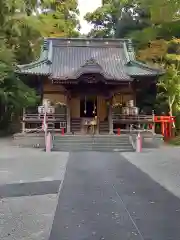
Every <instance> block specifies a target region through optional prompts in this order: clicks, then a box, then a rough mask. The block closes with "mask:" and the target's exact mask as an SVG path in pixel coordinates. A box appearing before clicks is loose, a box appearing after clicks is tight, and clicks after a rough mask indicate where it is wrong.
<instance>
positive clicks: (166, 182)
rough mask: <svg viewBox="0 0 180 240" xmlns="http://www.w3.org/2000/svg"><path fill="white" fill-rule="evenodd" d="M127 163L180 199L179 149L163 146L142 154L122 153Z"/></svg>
mask: <svg viewBox="0 0 180 240" xmlns="http://www.w3.org/2000/svg"><path fill="white" fill-rule="evenodd" d="M122 155H123V156H124V157H125V158H126V159H127V160H128V161H129V162H131V163H132V164H134V165H135V166H136V167H138V168H139V169H141V170H142V171H143V172H145V173H146V174H148V175H149V176H150V177H151V178H152V179H153V180H155V181H156V182H158V183H159V184H160V185H161V186H163V187H164V188H166V189H167V190H169V191H170V192H172V193H173V194H174V195H175V196H177V197H179V198H180V148H179V147H171V146H164V147H161V148H160V149H149V150H146V151H144V152H143V153H133V154H131V153H123V154H122Z"/></svg>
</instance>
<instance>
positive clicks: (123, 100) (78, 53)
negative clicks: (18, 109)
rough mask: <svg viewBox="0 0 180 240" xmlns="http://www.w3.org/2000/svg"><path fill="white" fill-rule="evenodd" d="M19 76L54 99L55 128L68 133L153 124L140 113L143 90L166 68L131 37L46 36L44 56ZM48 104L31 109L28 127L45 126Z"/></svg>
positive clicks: (26, 121) (50, 101)
mask: <svg viewBox="0 0 180 240" xmlns="http://www.w3.org/2000/svg"><path fill="white" fill-rule="evenodd" d="M18 74H19V75H20V77H22V78H23V79H25V81H26V82H27V83H28V85H29V86H30V87H33V88H35V89H36V90H37V94H39V95H40V98H41V102H40V103H39V105H42V106H43V103H44V102H46V103H47V102H48V104H49V108H48V109H49V110H48V114H47V121H48V127H49V129H53V130H54V131H61V129H62V128H64V129H65V132H66V133H68V134H69V133H74V134H76V133H77V134H78V133H80V134H89V133H92V132H93V133H95V134H99V133H111V134H112V133H113V132H115V130H116V129H117V128H118V127H120V128H121V129H123V128H124V129H126V128H128V127H129V126H130V124H132V123H135V124H142V123H151V122H152V119H153V117H152V114H151V113H150V114H149V115H148V114H144V113H143V114H142V113H139V109H138V106H137V94H138V89H139V88H142V87H146V88H148V87H150V86H151V85H152V84H155V82H156V81H157V78H158V76H159V75H161V74H162V72H161V71H160V70H159V69H154V68H151V67H149V66H147V65H145V64H143V63H141V62H138V61H137V60H136V59H135V53H134V50H133V46H132V42H131V40H129V39H85V38H83V39H79V38H77V39H63V38H47V39H44V44H43V46H42V50H41V54H40V57H39V59H38V60H36V61H34V62H32V63H29V64H25V65H20V66H19V70H18ZM42 109H43V107H41V110H40V108H39V110H38V106H36V107H35V109H25V110H24V114H23V119H22V122H23V124H22V131H23V132H29V131H31V130H32V131H35V130H36V129H40V128H41V125H42V119H43V110H42Z"/></svg>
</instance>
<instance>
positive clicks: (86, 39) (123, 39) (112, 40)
mask: <svg viewBox="0 0 180 240" xmlns="http://www.w3.org/2000/svg"><path fill="white" fill-rule="evenodd" d="M48 40H62V41H63V40H67V41H68V40H69V41H70V40H76V41H78V40H82V41H94V42H97V41H111V42H119V41H122V42H124V41H128V40H130V38H61V37H59V38H56V37H47V38H44V41H48ZM130 41H131V40H130Z"/></svg>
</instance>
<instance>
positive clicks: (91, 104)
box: [80, 96, 97, 118]
mask: <svg viewBox="0 0 180 240" xmlns="http://www.w3.org/2000/svg"><path fill="white" fill-rule="evenodd" d="M95 116H97V97H95V96H84V97H82V98H81V99H80V117H81V118H94V117H95Z"/></svg>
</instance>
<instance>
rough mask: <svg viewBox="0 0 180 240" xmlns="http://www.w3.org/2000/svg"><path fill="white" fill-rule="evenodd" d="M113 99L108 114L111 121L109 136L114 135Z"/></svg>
mask: <svg viewBox="0 0 180 240" xmlns="http://www.w3.org/2000/svg"><path fill="white" fill-rule="evenodd" d="M112 113H113V109H112V99H111V100H110V101H109V112H108V120H109V134H113V119H112Z"/></svg>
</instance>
